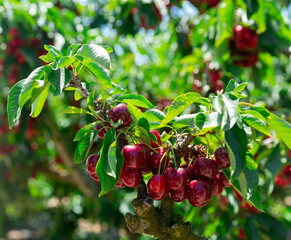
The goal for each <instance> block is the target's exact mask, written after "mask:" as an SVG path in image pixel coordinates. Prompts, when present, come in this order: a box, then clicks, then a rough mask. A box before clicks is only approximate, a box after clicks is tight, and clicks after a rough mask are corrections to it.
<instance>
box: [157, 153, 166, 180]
mask: <svg viewBox="0 0 291 240" xmlns="http://www.w3.org/2000/svg"><path fill="white" fill-rule="evenodd" d="M166 154H167V152H165V153H164V155H163V156H162V158H161V160H160V164H159V172H158V175H160V173H161V165H162V162H163V159H164V157H165V156H166Z"/></svg>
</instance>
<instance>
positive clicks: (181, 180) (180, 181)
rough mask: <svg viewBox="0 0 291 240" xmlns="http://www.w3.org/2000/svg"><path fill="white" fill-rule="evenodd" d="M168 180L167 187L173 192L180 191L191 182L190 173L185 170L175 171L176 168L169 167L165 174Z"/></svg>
mask: <svg viewBox="0 0 291 240" xmlns="http://www.w3.org/2000/svg"><path fill="white" fill-rule="evenodd" d="M164 175H165V177H166V179H167V186H168V187H169V188H170V189H171V190H175V191H177V190H180V189H181V188H185V187H186V186H187V184H188V182H189V175H188V172H187V171H186V170H185V169H184V168H181V167H180V168H178V169H177V170H175V169H174V168H171V167H168V168H167V169H166V170H165V173H164Z"/></svg>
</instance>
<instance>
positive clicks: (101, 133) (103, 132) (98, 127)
mask: <svg viewBox="0 0 291 240" xmlns="http://www.w3.org/2000/svg"><path fill="white" fill-rule="evenodd" d="M94 130H96V131H99V130H100V131H99V132H98V134H97V136H98V137H99V138H101V139H104V137H105V135H106V133H107V130H106V128H105V125H104V124H102V123H99V124H97V125H96V126H95V127H94Z"/></svg>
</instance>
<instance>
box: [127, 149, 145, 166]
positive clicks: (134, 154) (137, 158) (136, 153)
mask: <svg viewBox="0 0 291 240" xmlns="http://www.w3.org/2000/svg"><path fill="white" fill-rule="evenodd" d="M122 155H123V157H124V164H125V166H127V167H130V168H133V169H137V168H140V167H142V166H143V165H144V164H145V162H146V152H145V150H144V148H143V147H141V146H137V145H126V146H124V147H123V149H122Z"/></svg>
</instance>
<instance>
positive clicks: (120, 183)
mask: <svg viewBox="0 0 291 240" xmlns="http://www.w3.org/2000/svg"><path fill="white" fill-rule="evenodd" d="M115 187H117V188H124V187H126V185H125V184H124V182H123V181H122V178H121V177H120V178H119V179H118V181H117V183H116V185H115Z"/></svg>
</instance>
